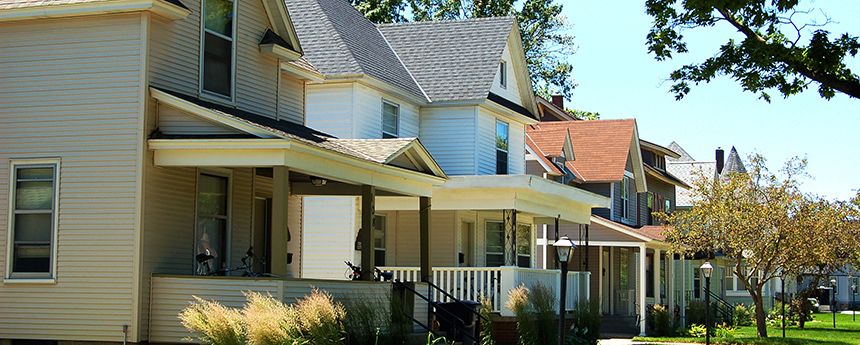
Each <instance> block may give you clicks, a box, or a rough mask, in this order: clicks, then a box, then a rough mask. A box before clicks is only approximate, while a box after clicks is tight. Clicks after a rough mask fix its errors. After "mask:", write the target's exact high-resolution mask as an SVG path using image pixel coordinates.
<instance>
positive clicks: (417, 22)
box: [376, 15, 516, 26]
mask: <svg viewBox="0 0 860 345" xmlns="http://www.w3.org/2000/svg"><path fill="white" fill-rule="evenodd" d="M510 19H514V20H516V17H515V16H512V15H508V16H492V17H477V18H454V19H433V20H415V21H411V22H398V23H378V24H376V26H409V25H430V24H440V23H441V24H451V23H462V22H471V21H493V20H499V21H503V20H510Z"/></svg>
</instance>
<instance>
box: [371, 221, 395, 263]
mask: <svg viewBox="0 0 860 345" xmlns="http://www.w3.org/2000/svg"><path fill="white" fill-rule="evenodd" d="M373 218H374V219H373V223H374V224H373V255H376V252H377V251H381V252H382V253H383V255H385V264H384V265H380V264H379V263H378V262H377V263H375V264H376V265H377V266H392V265H391V263H390V262H389V260H388V215H386V214H384V213H377V214H375V215H373ZM377 227H380V228H381V229H377ZM380 230H381V231H382V247H377V246H376V232H377V231H380ZM374 261H375V260H374Z"/></svg>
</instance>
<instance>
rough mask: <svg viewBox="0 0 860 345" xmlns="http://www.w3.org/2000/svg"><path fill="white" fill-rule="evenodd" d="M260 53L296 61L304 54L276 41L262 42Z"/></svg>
mask: <svg viewBox="0 0 860 345" xmlns="http://www.w3.org/2000/svg"><path fill="white" fill-rule="evenodd" d="M260 53H263V54H266V55H269V56H272V57H275V58H279V59H281V60H284V61H296V60H298V59H299V58H300V57H302V54H300V53H298V52H294V51H292V50H289V49H287V48H286V47H283V46H281V45H278V44H274V43H267V44H260Z"/></svg>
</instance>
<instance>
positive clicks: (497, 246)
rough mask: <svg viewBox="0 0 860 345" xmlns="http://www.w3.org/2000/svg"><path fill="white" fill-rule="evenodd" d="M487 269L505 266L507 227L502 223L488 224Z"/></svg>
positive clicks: (491, 222) (490, 222)
mask: <svg viewBox="0 0 860 345" xmlns="http://www.w3.org/2000/svg"><path fill="white" fill-rule="evenodd" d="M486 246H487V247H486V248H487V267H499V266H503V265H504V264H505V226H504V224H503V223H502V222H497V221H488V222H487V244H486Z"/></svg>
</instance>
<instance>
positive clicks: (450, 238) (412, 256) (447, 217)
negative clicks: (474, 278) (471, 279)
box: [389, 211, 459, 267]
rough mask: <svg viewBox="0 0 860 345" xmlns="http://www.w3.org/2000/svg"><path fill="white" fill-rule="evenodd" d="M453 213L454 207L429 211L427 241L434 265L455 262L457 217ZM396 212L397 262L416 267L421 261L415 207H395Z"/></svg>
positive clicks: (445, 265)
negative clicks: (429, 238)
mask: <svg viewBox="0 0 860 345" xmlns="http://www.w3.org/2000/svg"><path fill="white" fill-rule="evenodd" d="M389 214H395V212H392V213H389ZM456 214H457V213H456V212H455V211H431V219H430V232H431V233H432V234H433V235H432V239H431V241H430V245H431V249H430V255H431V259H430V261H431V265H433V266H435V267H456V266H457V261H456V260H457V243H456V235H457V226H459V219H458V218H457V217H456ZM395 215H396V217H397V220H396V225H395V226H396V229H395V232H396V234H397V237H396V240H395V241H396V242H395V243H396V244H395V246H396V251H397V253H398V255H397V257H396V263H397V266H400V267H418V266H419V265H420V264H421V261H420V260H421V257H420V254H421V250H420V249H421V248H420V247H419V237H418V236H419V223H418V211H397V212H396V214H395ZM389 266H393V265H389Z"/></svg>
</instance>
